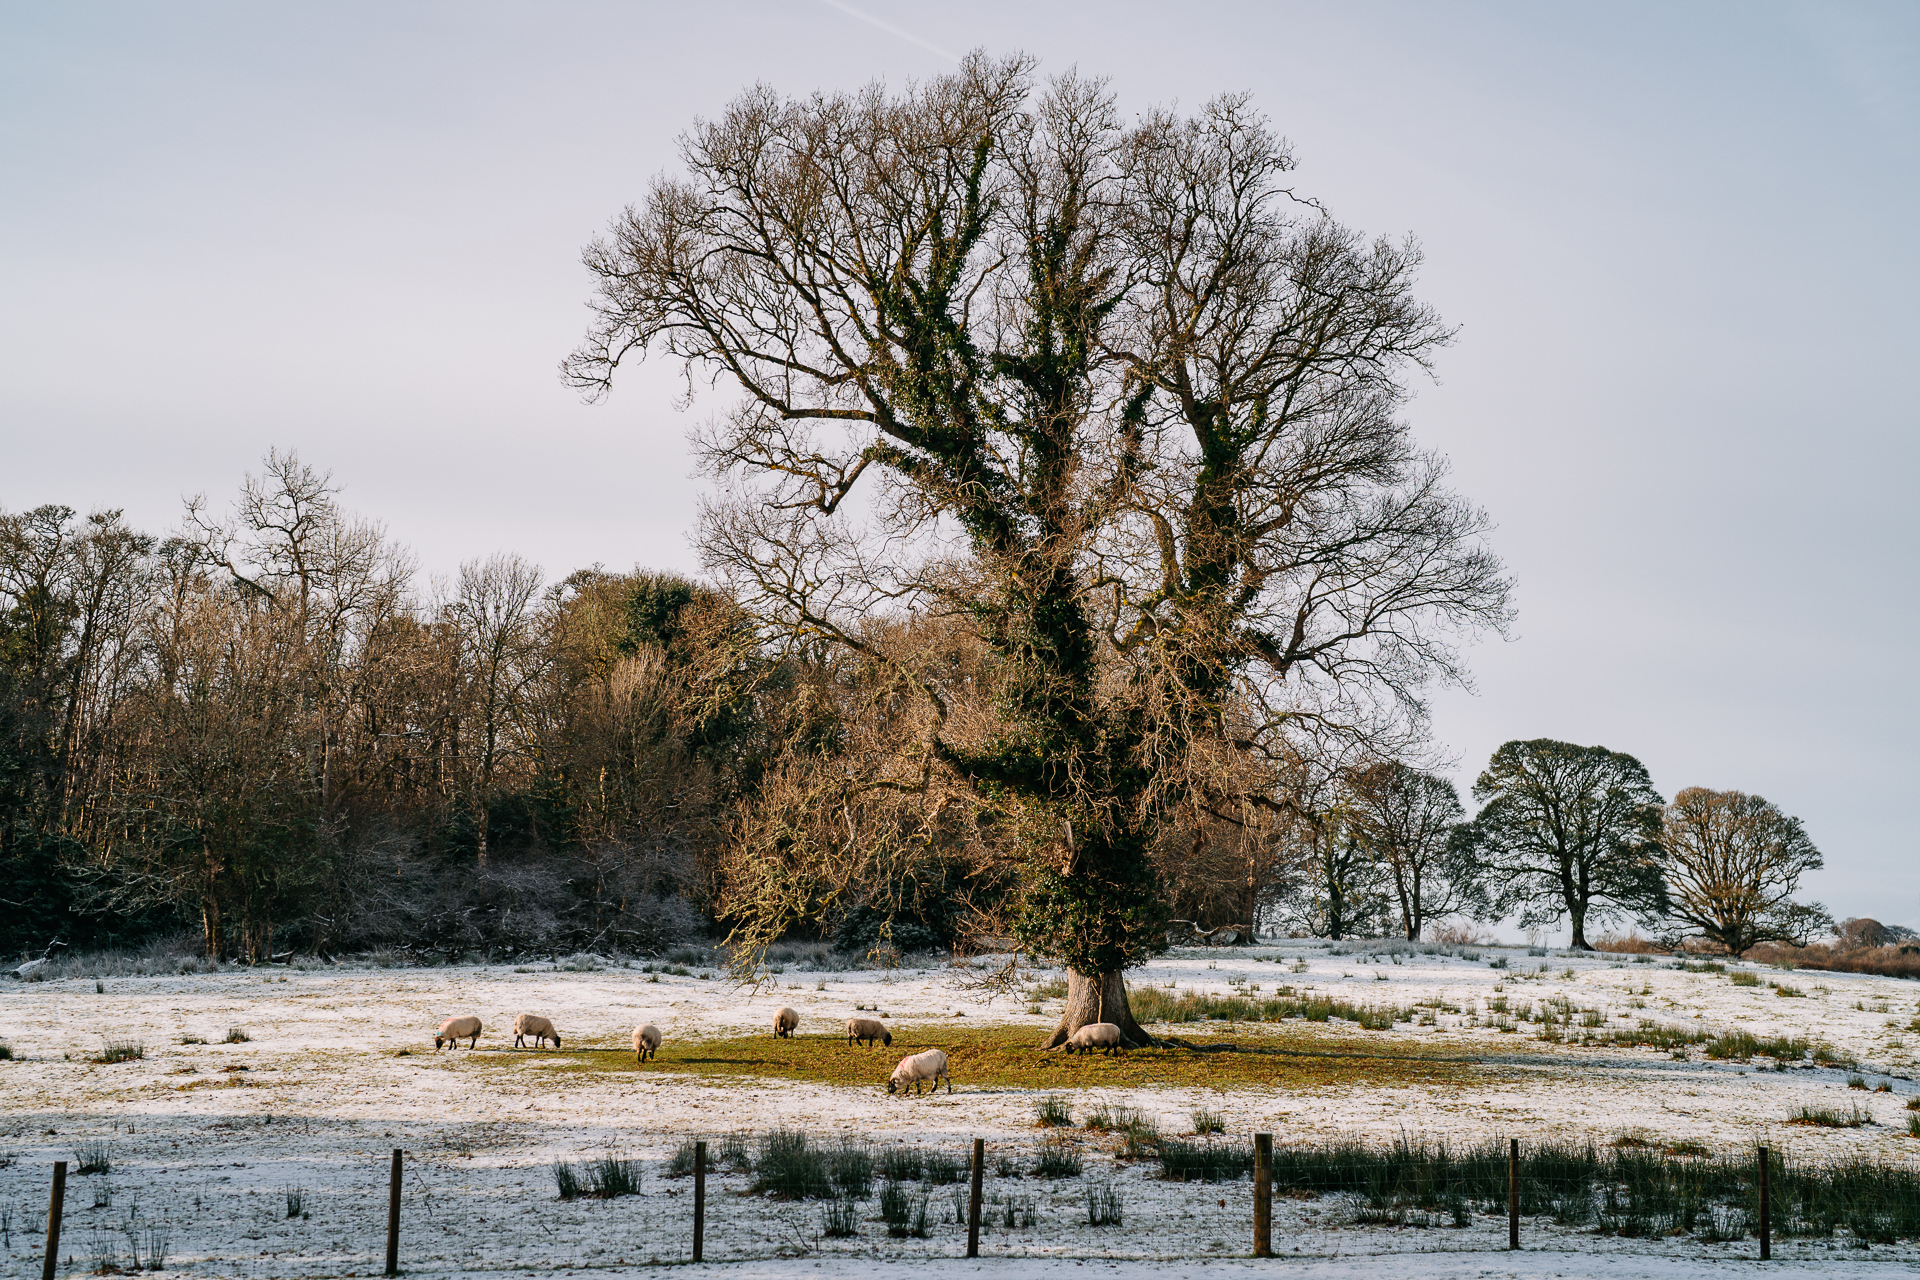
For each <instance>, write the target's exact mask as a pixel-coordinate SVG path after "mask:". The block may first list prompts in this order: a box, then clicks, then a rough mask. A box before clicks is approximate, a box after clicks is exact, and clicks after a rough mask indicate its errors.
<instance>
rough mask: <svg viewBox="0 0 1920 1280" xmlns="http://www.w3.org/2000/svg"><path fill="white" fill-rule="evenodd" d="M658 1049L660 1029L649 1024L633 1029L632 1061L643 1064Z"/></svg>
mask: <svg viewBox="0 0 1920 1280" xmlns="http://www.w3.org/2000/svg"><path fill="white" fill-rule="evenodd" d="M659 1049H660V1028H658V1027H656V1026H654V1025H653V1024H652V1023H651V1022H649V1023H646V1024H645V1025H643V1026H638V1027H635V1028H634V1029H633V1060H634V1061H635V1062H645V1061H646V1060H647V1059H648V1058H651V1057H652V1056H653V1055H654V1054H655V1053H657V1052H658V1051H659Z"/></svg>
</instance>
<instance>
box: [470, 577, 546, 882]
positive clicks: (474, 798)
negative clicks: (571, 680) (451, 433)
mask: <svg viewBox="0 0 1920 1280" xmlns="http://www.w3.org/2000/svg"><path fill="white" fill-rule="evenodd" d="M447 614H448V617H449V618H450V619H451V620H452V624H453V628H454V631H455V633H456V634H457V635H458V636H459V638H460V647H461V670H462V671H463V672H464V673H465V677H466V679H465V690H464V696H463V697H462V699H461V705H462V709H463V710H464V711H465V713H466V715H465V719H466V725H465V730H464V735H463V741H462V743H461V744H460V748H459V751H458V758H459V760H460V762H461V769H462V773H463V775H464V781H465V788H466V794H467V803H468V806H469V811H470V813H471V814H472V817H473V822H474V829H475V835H476V838H477V841H478V845H479V862H480V865H482V866H485V865H486V862H487V828H488V816H489V813H490V811H491V809H492V807H493V801H494V797H495V795H496V788H497V785H498V780H499V775H500V772H501V770H502V768H503V767H506V766H508V765H510V764H513V763H516V762H520V763H524V762H525V761H527V759H528V752H529V751H530V749H531V747H532V744H533V742H534V740H535V735H534V733H533V732H532V725H531V723H530V720H529V714H530V711H531V702H532V693H533V690H534V687H535V685H536V684H537V682H538V681H539V680H540V678H541V676H542V675H543V674H544V672H545V667H546V662H547V657H548V651H547V647H546V645H545V644H544V643H543V642H542V641H543V637H542V635H541V623H542V619H541V616H540V571H539V570H538V569H536V568H535V567H534V566H532V565H530V564H528V563H527V562H526V561H524V560H522V559H521V558H520V557H519V556H516V555H511V554H499V555H493V556H489V557H487V558H486V559H485V560H470V561H468V562H467V563H466V564H463V565H461V566H460V578H459V582H458V584H457V585H456V587H455V591H454V597H453V600H452V601H451V602H450V603H449V605H448V606H447Z"/></svg>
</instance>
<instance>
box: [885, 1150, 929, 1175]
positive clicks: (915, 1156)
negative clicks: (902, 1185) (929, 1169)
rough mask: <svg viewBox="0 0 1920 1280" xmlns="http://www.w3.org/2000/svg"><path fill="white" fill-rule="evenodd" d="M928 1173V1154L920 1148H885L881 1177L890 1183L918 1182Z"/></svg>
mask: <svg viewBox="0 0 1920 1280" xmlns="http://www.w3.org/2000/svg"><path fill="white" fill-rule="evenodd" d="M925 1172H926V1153H925V1152H923V1151H921V1150H920V1148H918V1147H899V1146H895V1147H883V1148H881V1151H880V1176H881V1177H883V1178H885V1179H886V1180H887V1181H888V1182H918V1181H920V1177H921V1175H922V1174H923V1173H925Z"/></svg>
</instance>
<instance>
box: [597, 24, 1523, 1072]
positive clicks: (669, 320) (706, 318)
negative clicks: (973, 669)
mask: <svg viewBox="0 0 1920 1280" xmlns="http://www.w3.org/2000/svg"><path fill="white" fill-rule="evenodd" d="M681 159H682V166H683V172H682V173H680V174H678V175H675V176H667V177H662V178H659V179H657V180H656V181H655V182H654V183H653V185H652V187H651V189H650V191H649V192H648V194H647V196H646V198H645V199H644V200H643V201H642V202H641V203H640V204H639V205H638V206H636V207H633V208H630V209H628V210H627V211H626V212H625V213H624V214H623V215H622V216H620V217H619V218H617V219H616V220H615V221H614V224H613V226H612V230H611V234H610V235H609V236H608V237H607V238H605V239H603V240H600V241H597V242H596V243H594V244H593V245H592V246H591V247H590V248H589V249H588V250H587V253H586V263H587V265H588V267H589V268H590V269H591V270H592V272H593V273H594V275H595V276H596V277H597V278H598V280H599V289H598V293H597V296H596V299H595V303H594V309H595V320H594V323H593V325H592V327H591V331H590V333H589V335H588V337H587V339H586V341H585V342H584V343H583V344H582V346H581V347H580V348H579V349H578V350H577V351H576V352H575V354H574V355H573V356H572V357H571V359H570V360H569V361H568V362H567V364H566V376H567V377H568V378H569V379H570V381H571V382H572V383H573V385H575V386H577V387H579V388H581V389H583V390H585V391H586V392H588V393H589V394H590V395H595V396H597V395H599V394H602V393H604V392H605V391H606V390H607V389H608V387H609V386H610V385H611V382H612V380H613V378H614V377H615V374H616V371H617V370H618V368H619V367H620V366H621V365H622V364H623V363H624V362H626V361H628V360H630V359H636V358H640V357H642V356H644V355H646V354H648V353H657V354H660V355H664V356H667V357H669V358H671V359H674V360H676V361H678V362H680V363H681V365H682V366H683V368H684V370H685V372H686V375H687V378H688V387H689V392H690V394H691V393H694V392H696V391H698V390H699V389H700V388H701V387H702V386H703V385H704V386H717V387H719V388H722V389H723V392H724V393H725V394H726V400H727V406H726V408H725V409H724V410H723V411H722V412H721V413H720V414H719V415H718V416H717V417H716V418H715V419H714V420H713V421H712V424H711V425H710V426H709V427H708V428H706V429H705V430H704V432H703V433H702V435H701V437H700V440H701V444H702V446H703V448H704V450H705V456H706V457H707V459H708V461H709V462H710V464H711V465H712V468H713V470H714V472H715V473H716V475H717V476H719V477H721V478H722V479H723V480H724V482H725V483H726V485H727V489H726V492H725V494H724V496H722V497H721V498H718V499H716V500H715V501H714V502H713V503H712V504H711V505H710V507H709V509H708V512H707V516H706V521H705V532H704V541H705V550H706V556H707V562H708V564H709V566H710V568H712V569H713V570H714V571H716V572H717V573H719V574H721V575H722V576H724V577H725V578H727V579H728V581H729V584H730V585H731V586H732V587H733V588H734V589H735V591H736V592H737V593H738V594H739V595H740V597H741V599H742V601H743V603H746V604H747V605H748V606H749V607H751V608H753V609H755V610H756V611H757V612H759V613H760V614H761V615H762V616H763V617H764V618H765V619H767V620H768V621H769V622H772V623H776V624H778V626H779V627H781V628H783V629H784V631H785V634H787V635H789V636H792V637H796V638H800V639H805V638H808V637H811V638H814V639H818V638H821V637H828V638H831V639H832V640H834V641H835V642H837V643H840V644H844V645H846V646H848V647H849V648H851V649H852V650H854V651H857V652H862V653H865V654H868V655H869V656H871V657H872V658H873V659H874V660H876V661H878V660H881V659H886V660H890V661H896V662H897V663H898V664H899V665H900V667H901V669H902V671H903V674H904V675H905V676H907V677H910V678H911V680H912V681H913V682H914V683H915V684H916V685H917V688H918V690H919V693H920V695H921V696H923V697H924V698H925V700H926V702H927V704H928V706H929V707H930V708H931V710H932V714H931V715H929V716H928V717H927V718H926V720H925V726H926V727H925V730H924V734H923V739H922V741H921V743H920V746H919V749H918V761H919V770H918V778H917V779H916V778H915V777H914V776H913V775H912V774H911V772H909V773H908V774H907V775H906V776H900V777H885V778H874V779H870V780H868V783H869V785H872V786H876V787H887V788H893V789H895V790H897V791H903V792H905V791H911V790H912V789H913V788H914V787H916V786H918V787H920V788H923V789H925V788H927V787H928V785H929V779H931V778H933V777H934V776H935V775H936V774H938V775H940V776H941V777H946V778H952V779H956V780H958V782H959V784H960V785H961V786H963V787H965V788H967V789H969V790H970V791H971V793H972V794H973V795H975V796H976V797H979V798H981V799H982V800H983V802H987V803H990V804H991V805H992V806H994V808H995V809H996V811H997V812H998V813H999V814H1000V820H1001V822H1002V826H1003V829H1005V830H1008V831H1011V832H1012V833H1013V835H1014V838H1016V839H1017V840H1018V841H1019V842H1020V843H1021V845H1022V847H1023V848H1024V850H1025V855H1024V857H1025V866H1026V870H1025V874H1024V875H1023V879H1022V883H1023V894H1024V904H1025V906H1024V912H1023V914H1022V916H1021V918H1020V920H1019V922H1018V925H1017V930H1016V932H1017V934H1018V936H1019V937H1020V938H1021V940H1022V941H1023V943H1024V944H1025V945H1026V946H1027V947H1028V948H1029V949H1030V950H1032V951H1034V952H1036V953H1038V954H1043V955H1047V956H1051V957H1055V958H1058V959H1059V960H1061V961H1063V962H1064V963H1065V965H1066V966H1067V968H1068V971H1069V993H1068V1001H1067V1010H1066V1013H1065V1016H1064V1017H1063V1018H1062V1020H1061V1023H1060V1025H1059V1027H1058V1028H1057V1029H1056V1031H1055V1035H1054V1042H1055V1043H1058V1042H1059V1041H1060V1040H1061V1039H1063V1038H1064V1037H1065V1036H1066V1035H1067V1034H1069V1033H1070V1032H1071V1031H1073V1030H1074V1029H1076V1028H1078V1027H1079V1026H1081V1025H1083V1024H1084V1023H1086V1022H1090V1021H1094V1020H1097V1019H1104V1020H1106V1021H1110V1022H1116V1023H1118V1024H1120V1025H1121V1027H1122V1028H1123V1029H1124V1030H1125V1032H1126V1033H1127V1034H1128V1035H1129V1036H1130V1037H1131V1038H1133V1039H1134V1040H1135V1041H1145V1040H1146V1039H1147V1038H1148V1037H1147V1036H1146V1033H1145V1032H1144V1031H1142V1030H1141V1029H1140V1028H1139V1027H1138V1026H1137V1025H1136V1024H1135V1022H1134V1019H1133V1017H1132V1015H1131V1013H1130V1010H1129V1006H1128V1003H1127V996H1126V987H1125V984H1124V982H1123V980H1122V975H1123V972H1124V971H1125V970H1126V969H1127V968H1128V967H1130V966H1132V965H1134V964H1137V963H1139V962H1140V961H1142V960H1143V959H1145V958H1146V957H1147V956H1148V955H1150V954H1152V953H1153V952H1155V951H1156V950H1158V949H1160V948H1162V947H1164V945H1165V934H1164V930H1163V923H1164V922H1163V920H1162V910H1163V908H1162V906H1161V903H1162V895H1161V894H1160V893H1159V890H1158V886H1157V884H1156V879H1155V876H1154V873H1153V869H1152V868H1153V864H1152V860H1151V858H1150V856H1149V855H1150V851H1151V849H1152V846H1153V843H1154V840H1155V838H1156V834H1157V833H1158V832H1159V831H1160V830H1161V829H1162V828H1163V827H1164V826H1165V825H1166V824H1168V823H1171V822H1175V821H1179V820H1181V819H1182V816H1183V815H1184V818H1185V820H1188V821H1192V820H1193V819H1194V818H1195V817H1196V815H1199V816H1204V817H1206V818H1208V819H1209V820H1214V821H1225V822H1246V821H1247V820H1248V817H1249V816H1250V815H1251V814H1252V812H1253V811H1254V810H1255V809H1256V808H1260V807H1271V806H1275V805H1279V804H1282V803H1283V801H1282V800H1280V799H1279V798H1277V797H1276V796H1275V795H1274V794H1273V792H1272V789H1271V788H1270V787H1268V786H1266V785H1265V784H1263V783H1261V782H1260V781H1258V779H1260V778H1261V777H1262V776H1264V775H1263V772H1262V770H1260V769H1259V768H1250V767H1248V763H1247V762H1249V761H1254V762H1258V761H1260V760H1263V759H1271V760H1280V759H1283V758H1284V757H1285V756H1286V754H1287V753H1288V751H1289V750H1293V749H1295V748H1294V747H1293V745H1292V744H1291V741H1290V735H1291V734H1292V733H1293V732H1294V730H1295V729H1296V728H1298V727H1306V728H1307V731H1308V732H1309V733H1311V734H1322V735H1324V734H1334V735H1344V736H1346V737H1348V738H1353V737H1356V736H1365V735H1369V734H1372V735H1378V734H1380V733H1382V732H1383V731H1386V730H1387V729H1388V728H1390V727H1397V728H1398V729H1400V730H1405V729H1406V728H1407V726H1410V725H1412V724H1414V723H1415V722H1417V721H1418V719H1419V716H1420V713H1421V710H1422V707H1421V705H1420V700H1419V689H1420V686H1421V684H1422V682H1423V681H1424V680H1426V679H1428V678H1429V677H1431V676H1433V675H1435V674H1438V675H1440V676H1443V677H1457V676H1459V675H1460V670H1459V664H1458V658H1457V654H1456V652H1455V650H1454V648H1453V647H1452V644H1451V638H1452V637H1454V636H1456V635H1458V634H1459V633H1460V631H1461V630H1462V629H1463V628H1465V629H1469V630H1470V629H1473V628H1476V627H1482V626H1489V625H1490V626H1494V627H1498V626H1500V625H1503V623H1504V621H1505V618H1506V610H1507V603H1506V600H1507V583H1506V580H1505V578H1504V577H1503V576H1502V572H1501V569H1500V566H1499V564H1498V562H1497V561H1496V560H1495V559H1494V557H1493V556H1492V555H1491V554H1490V553H1489V552H1487V551H1486V550H1485V549H1484V547H1483V546H1482V545H1481V542H1480V538H1481V535H1482V533H1483V531H1484V519H1483V517H1482V516H1481V514H1480V513H1479V512H1478V511H1477V510H1475V509H1474V508H1472V507H1471V506H1469V505H1468V504H1466V503H1464V502H1462V501H1461V500H1460V499H1459V498H1457V497H1456V496H1454V495H1453V494H1452V493H1451V492H1449V491H1448V490H1447V489H1446V487H1445V485H1444V480H1443V471H1444V468H1443V467H1442V466H1441V464H1440V463H1439V461H1438V460H1437V459H1436V458H1434V457H1432V456H1430V455H1428V454H1425V453H1422V452H1421V451H1420V450H1419V449H1418V448H1417V447H1416V446H1415V445H1414V444H1413V442H1412V441H1411V439H1410V437H1409V434H1408V432H1407V429H1406V427H1405V425H1404V424H1403V423H1402V422H1401V421H1400V420H1399V419H1398V417H1397V416H1396V414H1397V411H1398V408H1399V406H1400V404H1401V402H1402V400H1403V398H1404V394H1405V392H1404V379H1405V378H1406V376H1407V375H1408V374H1409V373H1410V372H1416V373H1417V372H1418V371H1419V370H1421V369H1422V368H1424V367H1425V365H1426V363H1427V361H1428V360H1429V359H1430V357H1431V355H1432V353H1433V352H1434V351H1435V349H1436V348H1437V347H1439V346H1440V345H1441V344H1443V343H1444V342H1445V341H1446V340H1447V338H1448V336H1449V334H1448V331H1447V330H1446V329H1445V327H1444V326H1443V325H1442V324H1441V323H1440V322H1439V321H1438V319H1437V318H1436V317H1435V316H1434V315H1433V314H1432V312H1431V311H1430V310H1428V309H1427V308H1426V307H1425V306H1424V305H1422V304H1420V303H1418V302H1417V301H1415V300H1414V299H1413V297H1412V287H1413V282H1414V274H1415V271H1416V269H1417V266H1418V260H1419V259H1418V254H1417V252H1416V251H1415V249H1414V248H1413V247H1412V246H1411V245H1410V244H1405V243H1390V242H1386V241H1367V240H1365V239H1363V238H1362V237H1360V236H1358V235H1356V234H1354V233H1353V232H1351V231H1349V230H1347V229H1345V228H1343V227H1341V226H1340V225H1339V224H1338V223H1336V222H1334V221H1333V220H1332V219H1331V218H1329V217H1328V216H1326V214H1325V213H1324V212H1323V211H1322V210H1321V209H1320V208H1319V207H1318V206H1317V205H1314V204H1313V203H1311V202H1309V201H1305V200H1303V199H1300V198H1298V197H1296V196H1295V194H1294V193H1293V192H1292V191H1291V190H1290V189H1288V187H1287V186H1286V185H1285V182H1286V175H1287V174H1288V173H1289V171H1290V170H1291V169H1292V166H1293V161H1292V158H1291V155H1290V153H1289V151H1288V149H1287V147H1286V145H1285V143H1284V142H1283V141H1282V140H1281V139H1279V138H1278V137H1277V136H1276V135H1274V134H1273V132H1272V131H1271V130H1270V129H1269V128H1268V127H1267V125H1266V123H1265V122H1264V121H1263V120H1262V119H1261V118H1259V117H1258V116H1257V115H1256V114H1255V113H1253V112H1252V111H1251V110H1250V109H1249V107H1248V104H1247V102H1246V101H1245V99H1243V98H1239V97H1227V98H1222V99H1219V100H1217V101H1215V102H1213V103H1210V104H1208V105H1207V106H1206V107H1204V108H1202V109H1201V110H1200V111H1199V112H1197V113H1195V114H1193V115H1192V116H1181V115H1178V114H1175V113H1171V112H1154V113H1151V114H1149V115H1147V116H1145V117H1144V118H1142V119H1140V120H1139V121H1137V122H1136V123H1134V124H1132V125H1127V124H1126V123H1124V122H1123V121H1122V120H1121V118H1120V116H1119V114H1118V112H1117V110H1116V108H1115V106H1114V103H1113V100H1112V98H1111V96H1110V94H1109V93H1108V92H1107V90H1106V89H1105V87H1104V86H1103V85H1101V84H1100V83H1098V82H1093V81H1088V80H1085V79H1080V78H1076V77H1071V76H1069V77H1064V78H1060V79H1056V80H1054V81H1052V82H1051V83H1049V84H1046V85H1038V84H1037V83H1036V81H1035V79H1034V76H1033V71H1032V65H1031V62H1030V60H1028V59H1026V58H1024V57H1011V58H1006V59H1001V60H995V59H990V58H988V57H985V56H983V55H978V54H976V55H974V56H972V57H970V58H969V59H967V61H966V62H965V63H964V65H963V66H962V68H961V69H960V71H959V72H957V73H956V74H954V75H950V76H944V77H940V78H937V79H934V80H931V81H928V82H926V83H924V84H919V85H913V86H910V87H908V88H907V89H906V90H905V91H903V92H900V93H890V92H888V91H886V90H885V89H884V88H882V87H880V86H873V87H869V88H868V89H865V90H863V91H861V92H859V93H854V94H833V95H825V94H822V95H815V96H813V97H809V98H804V99H789V98H785V97H783V96H781V95H779V94H778V93H776V92H774V91H773V90H771V89H768V88H765V87H760V88H755V89H753V90H750V91H749V92H747V93H745V94H744V95H742V96H741V97H740V98H739V99H737V100H736V101H735V102H734V103H733V104H732V105H731V106H730V107H729V108H728V109H727V110H726V112H725V113H724V114H722V115H721V117H720V118H718V119H717V120H713V121H708V122H701V123H698V124H696V125H695V126H694V127H693V128H692V129H691V130H690V132H689V133H688V134H687V135H685V137H684V139H683V141H682V147H681ZM914 610H919V611H926V612H930V613H933V614H938V615H942V616H944V617H946V618H949V619H954V620H958V621H961V622H964V623H965V624H966V625H967V626H969V627H970V628H971V629H972V630H973V631H974V633H975V634H976V635H977V636H978V637H979V639H980V641H981V642H982V643H983V645H984V646H985V647H986V649H987V650H988V651H989V652H990V653H991V655H992V656H993V660H994V672H993V680H994V684H993V688H992V702H993V707H994V711H995V714H996V717H997V723H996V727H995V729H994V731H993V732H992V733H991V734H988V735H984V736H982V735H978V734H962V733H957V732H953V731H950V726H949V724H948V720H947V707H948V702H949V699H948V691H947V690H945V689H943V687H942V683H941V679H940V676H939V674H938V672H937V671H935V670H931V669H927V668H920V667H915V666H914V665H913V661H912V658H911V656H910V655H909V656H908V657H906V658H896V657H892V656H890V655H887V654H883V653H881V652H880V651H879V649H878V648H876V647H875V646H874V645H873V644H872V643H871V642H870V637H871V636H872V635H873V634H874V633H873V630H872V628H873V625H874V623H875V621H876V618H877V616H878V615H886V614H893V615H898V614H901V613H903V612H908V611H914ZM1250 780H1251V781H1250Z"/></svg>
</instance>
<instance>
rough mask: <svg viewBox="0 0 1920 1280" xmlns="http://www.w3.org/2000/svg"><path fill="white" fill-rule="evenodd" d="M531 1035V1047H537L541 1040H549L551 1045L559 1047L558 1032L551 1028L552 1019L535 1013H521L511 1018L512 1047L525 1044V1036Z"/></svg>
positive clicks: (539, 1045)
mask: <svg viewBox="0 0 1920 1280" xmlns="http://www.w3.org/2000/svg"><path fill="white" fill-rule="evenodd" d="M528 1036H532V1037H533V1047H534V1048H536V1049H538V1048H540V1047H541V1045H542V1042H544V1041H547V1040H551V1041H553V1047H554V1048H556V1049H558V1048H559V1047H560V1033H559V1032H558V1031H555V1030H554V1029H553V1021H552V1019H550V1018H543V1017H541V1016H540V1015H539V1014H537V1013H523V1014H521V1015H520V1016H519V1017H517V1018H515V1019H514V1020H513V1047H514V1048H516V1049H518V1048H520V1047H522V1046H523V1045H525V1044H526V1042H527V1037H528Z"/></svg>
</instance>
